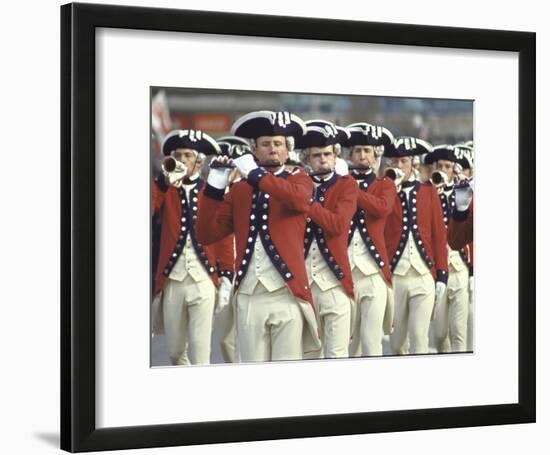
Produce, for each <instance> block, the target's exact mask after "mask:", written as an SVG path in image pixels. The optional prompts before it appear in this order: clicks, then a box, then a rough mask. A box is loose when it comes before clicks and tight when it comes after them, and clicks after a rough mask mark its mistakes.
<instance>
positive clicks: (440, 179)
mask: <svg viewBox="0 0 550 455" xmlns="http://www.w3.org/2000/svg"><path fill="white" fill-rule="evenodd" d="M430 180H431V181H432V183H433V184H434V185H445V184H446V183H447V175H446V174H444V173H443V172H441V171H434V172H433V173H432V177H431V179H430Z"/></svg>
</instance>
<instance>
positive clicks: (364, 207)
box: [346, 123, 397, 356]
mask: <svg viewBox="0 0 550 455" xmlns="http://www.w3.org/2000/svg"><path fill="white" fill-rule="evenodd" d="M346 128H347V130H348V131H349V132H350V134H351V137H350V138H349V140H348V141H347V144H346V145H347V146H348V147H349V149H350V161H351V166H350V174H351V176H352V177H353V178H354V179H355V181H356V182H357V185H356V187H357V191H358V196H357V211H356V212H355V214H354V217H353V220H352V222H351V226H350V230H349V236H348V245H349V246H348V252H349V258H350V263H351V267H352V273H353V282H354V285H355V288H354V289H355V304H356V309H357V314H358V315H357V318H356V323H355V327H354V333H353V334H352V335H353V336H352V343H351V345H350V355H351V356H360V355H364V356H374V355H382V335H383V333H385V334H387V335H389V334H390V332H391V327H392V323H393V295H392V290H391V286H392V278H391V271H390V264H389V260H388V254H387V251H386V243H385V240H384V229H385V227H386V220H387V218H388V215H389V214H390V212H391V211H392V209H393V204H394V201H395V198H396V195H397V191H396V186H395V183H394V182H393V181H392V180H391V179H389V178H387V177H386V178H376V171H375V167H376V165H377V162H378V157H379V156H380V155H381V154H382V151H383V149H384V147H387V146H391V143H392V142H393V136H392V134H391V133H390V131H389V130H387V129H386V128H384V127H381V126H374V125H370V124H368V123H355V124H353V125H349V126H347V127H346Z"/></svg>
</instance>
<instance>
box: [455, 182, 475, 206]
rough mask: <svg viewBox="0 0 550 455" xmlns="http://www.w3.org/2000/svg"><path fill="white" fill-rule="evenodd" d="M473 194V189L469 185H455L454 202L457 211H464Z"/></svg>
mask: <svg viewBox="0 0 550 455" xmlns="http://www.w3.org/2000/svg"><path fill="white" fill-rule="evenodd" d="M473 195H474V190H473V189H472V186H471V185H464V186H463V185H457V186H455V202H456V209H457V210H458V211H459V212H465V211H466V210H467V209H468V207H470V203H471V202H472V197H473Z"/></svg>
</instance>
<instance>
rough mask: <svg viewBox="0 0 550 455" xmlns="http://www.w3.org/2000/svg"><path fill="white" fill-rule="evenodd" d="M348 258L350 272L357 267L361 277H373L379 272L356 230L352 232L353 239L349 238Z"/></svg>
mask: <svg viewBox="0 0 550 455" xmlns="http://www.w3.org/2000/svg"><path fill="white" fill-rule="evenodd" d="M348 256H349V263H350V266H351V270H352V271H353V269H354V268H356V267H357V268H358V269H359V270H360V271H361V272H362V273H363V275H367V276H368V275H373V274H375V273H378V272H379V271H380V269H379V268H378V265H377V264H376V262H374V259H373V258H372V256H371V254H370V253H369V250H368V249H367V245H365V242H363V239H362V238H361V234H359V231H358V230H357V229H356V230H355V231H354V233H353V237H352V238H351V242H350V244H349V246H348Z"/></svg>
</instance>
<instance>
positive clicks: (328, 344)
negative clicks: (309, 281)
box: [306, 283, 353, 359]
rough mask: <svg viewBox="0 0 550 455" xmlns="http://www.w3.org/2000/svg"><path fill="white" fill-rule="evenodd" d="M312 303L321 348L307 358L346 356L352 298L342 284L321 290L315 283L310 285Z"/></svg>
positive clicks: (349, 334)
mask: <svg viewBox="0 0 550 455" xmlns="http://www.w3.org/2000/svg"><path fill="white" fill-rule="evenodd" d="M311 293H312V294H313V303H314V305H315V309H316V310H317V315H318V320H319V334H320V337H321V343H322V346H323V347H322V349H321V350H320V351H317V352H314V353H310V354H309V355H308V356H306V357H307V358H310V359H312V358H323V357H324V358H327V359H331V358H336V357H348V355H349V354H348V351H349V342H350V336H351V333H350V332H351V306H352V304H353V302H352V300H351V299H350V298H349V297H348V295H347V294H346V291H344V288H342V286H336V287H334V288H331V289H328V290H326V291H322V290H321V288H320V287H319V286H317V284H316V283H313V285H312V286H311Z"/></svg>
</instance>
